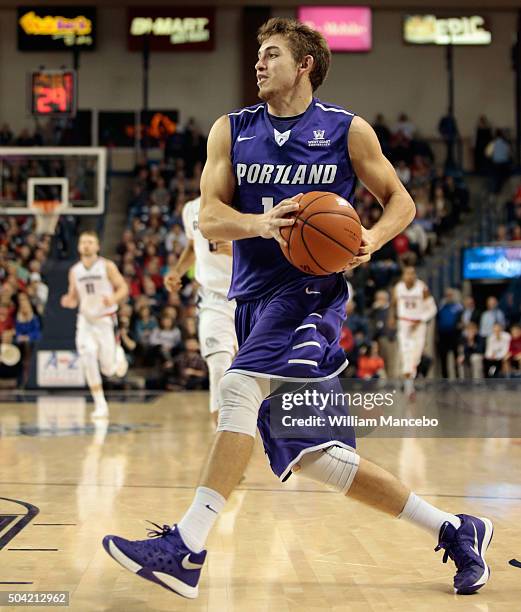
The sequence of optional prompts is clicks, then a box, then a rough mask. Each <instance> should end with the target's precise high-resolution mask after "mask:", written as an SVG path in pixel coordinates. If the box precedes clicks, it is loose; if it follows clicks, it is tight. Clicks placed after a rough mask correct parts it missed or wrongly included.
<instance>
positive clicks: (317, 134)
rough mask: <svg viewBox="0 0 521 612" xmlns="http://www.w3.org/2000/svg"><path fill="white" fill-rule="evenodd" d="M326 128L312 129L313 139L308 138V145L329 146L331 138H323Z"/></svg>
mask: <svg viewBox="0 0 521 612" xmlns="http://www.w3.org/2000/svg"><path fill="white" fill-rule="evenodd" d="M325 135H326V130H313V139H312V140H308V147H329V145H330V144H331V140H329V139H326V138H325Z"/></svg>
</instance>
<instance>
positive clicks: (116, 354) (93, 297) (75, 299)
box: [61, 231, 128, 419]
mask: <svg viewBox="0 0 521 612" xmlns="http://www.w3.org/2000/svg"><path fill="white" fill-rule="evenodd" d="M99 248H100V245H99V238H98V235H97V234H96V232H92V231H85V232H82V233H81V234H80V237H79V241H78V252H79V254H80V261H79V262H78V263H76V264H74V265H73V266H72V268H71V269H70V270H69V290H68V292H67V293H66V294H65V295H63V296H62V298H61V305H62V307H63V308H78V306H79V312H78V318H77V322H76V350H77V351H78V354H79V356H80V361H81V364H82V368H83V371H84V373H85V378H86V379H87V384H88V385H89V389H90V392H91V394H92V397H93V399H94V405H95V410H94V412H93V413H92V417H93V418H102V419H103V418H107V417H108V415H109V409H108V405H107V401H106V399H105V395H104V393H103V386H102V382H101V375H100V369H101V372H102V374H104V375H105V376H114V375H115V376H118V377H120V378H122V377H123V376H125V374H126V373H127V370H128V362H127V359H126V357H125V353H124V351H123V348H122V347H121V345H120V344H119V342H118V341H117V340H116V334H115V330H116V324H117V318H116V312H117V310H118V304H119V303H120V302H122V301H123V300H124V299H125V298H126V297H127V295H128V287H127V284H126V283H125V281H124V279H123V277H122V276H121V274H120V272H119V270H118V269H117V267H116V264H115V263H114V262H112V261H109V260H108V259H105V258H104V257H99V255H98V253H99Z"/></svg>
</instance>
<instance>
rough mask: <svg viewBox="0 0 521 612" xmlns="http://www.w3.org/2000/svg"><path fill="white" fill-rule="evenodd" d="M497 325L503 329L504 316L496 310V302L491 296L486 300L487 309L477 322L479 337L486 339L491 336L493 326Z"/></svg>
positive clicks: (500, 311)
mask: <svg viewBox="0 0 521 612" xmlns="http://www.w3.org/2000/svg"><path fill="white" fill-rule="evenodd" d="M496 323H499V325H501V327H502V328H503V329H504V328H505V324H506V321H505V314H504V313H503V311H502V310H500V309H499V308H498V301H497V298H495V297H494V296H493V295H491V296H490V297H488V298H487V309H486V310H485V312H484V313H483V314H482V315H481V318H480V321H479V335H480V336H481V337H482V338H488V337H489V336H491V335H492V332H493V329H494V325H495V324H496Z"/></svg>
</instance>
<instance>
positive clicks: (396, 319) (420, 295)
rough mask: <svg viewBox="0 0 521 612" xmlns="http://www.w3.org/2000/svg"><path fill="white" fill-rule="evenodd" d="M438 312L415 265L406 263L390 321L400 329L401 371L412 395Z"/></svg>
mask: <svg viewBox="0 0 521 612" xmlns="http://www.w3.org/2000/svg"><path fill="white" fill-rule="evenodd" d="M435 315H436V304H435V302H434V298H433V297H432V296H431V294H430V292H429V289H428V287H427V285H426V284H425V283H424V282H423V281H422V280H419V279H418V278H417V276H416V270H415V269H414V267H413V266H406V267H405V268H404V270H403V273H402V279H401V280H400V281H399V282H398V283H397V284H396V286H395V287H394V290H393V298H392V302H391V309H390V321H389V323H390V326H391V327H393V328H394V327H396V325H397V328H398V334H397V335H398V346H399V351H400V358H401V372H402V375H403V377H404V379H405V382H404V390H405V392H406V394H407V395H409V396H411V395H412V394H413V393H414V379H415V378H416V370H417V368H418V365H419V363H420V361H421V356H422V353H423V349H424V348H425V338H426V334H427V322H428V321H430V319H432V318H433V317H434V316H435Z"/></svg>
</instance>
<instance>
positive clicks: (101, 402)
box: [92, 390, 107, 408]
mask: <svg viewBox="0 0 521 612" xmlns="http://www.w3.org/2000/svg"><path fill="white" fill-rule="evenodd" d="M92 397H93V399H94V404H95V405H96V408H97V407H98V406H102V407H103V406H106V405H107V400H106V399H105V395H104V394H103V390H102V391H95V392H94V393H93V394H92Z"/></svg>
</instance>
